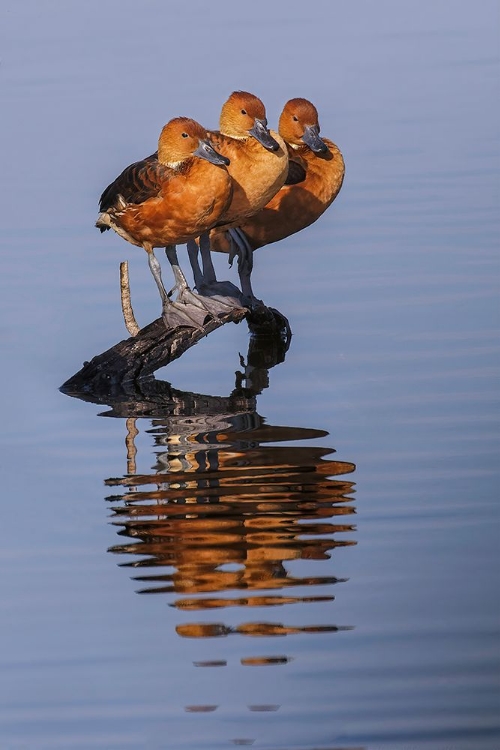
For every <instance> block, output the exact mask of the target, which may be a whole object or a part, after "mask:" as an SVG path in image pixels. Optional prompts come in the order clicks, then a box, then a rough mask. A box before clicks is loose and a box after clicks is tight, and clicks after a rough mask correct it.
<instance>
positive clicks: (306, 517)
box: [105, 336, 356, 638]
mask: <svg viewBox="0 0 500 750" xmlns="http://www.w3.org/2000/svg"><path fill="white" fill-rule="evenodd" d="M288 343H289V342H288V340H287V339H286V338H285V339H284V338H282V337H280V336H277V337H269V336H265V337H258V336H253V337H252V338H251V339H250V344H249V351H248V354H247V357H246V360H244V359H243V358H240V367H241V369H240V370H238V371H237V372H236V382H235V388H234V390H233V391H232V393H231V394H230V395H229V396H227V397H217V396H209V395H201V394H196V393H191V392H182V391H179V390H176V389H174V388H172V387H171V386H170V385H169V384H168V383H162V382H159V381H150V382H147V383H145V384H142V385H141V386H140V392H139V391H138V390H137V389H138V388H139V386H133V387H132V386H130V387H132V388H133V393H130V392H129V393H124V392H121V393H119V394H115V396H114V398H113V399H112V403H111V405H112V409H111V411H108V412H106V413H105V416H112V417H122V418H123V417H125V418H126V425H127V436H126V440H125V444H126V450H127V472H126V474H125V475H124V476H122V477H119V478H110V479H107V480H106V485H107V486H109V487H117V488H118V487H120V488H122V489H123V493H122V494H113V495H112V496H110V497H108V498H107V499H108V500H109V501H110V502H111V509H112V513H113V521H112V522H113V523H114V524H115V525H116V526H117V527H118V528H119V531H118V534H119V536H120V537H122V538H123V539H124V541H123V542H122V543H120V544H116V545H114V546H113V547H111V548H110V550H109V551H110V552H111V553H113V554H115V555H128V556H130V555H133V558H134V559H132V560H131V561H127V562H124V563H122V565H123V567H129V568H133V569H134V570H136V571H137V573H138V574H137V575H134V580H136V581H139V582H140V584H141V585H140V587H139V589H138V593H141V594H164V595H165V594H166V595H169V604H170V605H171V606H173V607H176V608H177V609H178V610H182V611H185V612H188V611H192V612H195V611H203V610H219V611H220V610H223V609H225V608H229V607H241V608H252V607H277V606H280V605H285V604H296V603H301V604H307V603H313V602H326V601H332V600H333V599H334V596H333V594H332V593H331V587H332V586H333V585H334V584H337V583H339V582H341V581H342V580H343V579H340V578H337V577H335V576H334V575H314V574H313V573H309V572H308V570H307V568H308V566H307V565H292V563H294V562H296V561H308V560H309V561H319V560H326V559H328V558H329V557H330V556H331V554H332V551H333V550H335V549H336V548H337V547H343V546H347V545H353V544H355V543H356V542H355V540H354V539H353V534H354V531H355V527H354V525H353V514H354V512H355V510H354V507H353V506H352V504H351V500H352V498H351V495H352V493H353V491H354V485H353V482H351V481H348V480H347V479H346V478H345V477H346V475H349V474H351V473H352V472H353V471H354V470H355V465H354V464H352V463H349V462H345V461H337V460H334V459H333V458H332V455H333V454H334V452H335V451H334V450H333V449H331V448H325V447H321V446H318V445H309V444H308V441H314V440H318V439H320V438H321V439H323V438H324V437H326V436H327V434H328V433H327V432H325V431H323V430H318V429H307V428H303V427H283V426H277V425H269V424H267V423H266V422H265V419H264V418H263V417H261V416H260V415H259V414H258V413H257V403H256V401H257V396H258V395H259V393H261V392H262V390H263V389H264V388H266V387H268V384H269V369H270V368H271V367H272V366H274V365H275V364H277V363H278V362H281V361H283V359H284V356H285V353H286V350H287V347H288ZM108 398H109V397H108ZM108 403H110V401H109V400H108ZM138 417H142V418H143V417H149V418H150V419H151V427H150V428H149V429H147V430H146V434H148V435H150V436H151V440H152V442H153V445H154V450H155V452H156V464H155V466H154V467H153V469H152V471H151V472H150V473H146V474H141V473H137V471H136V446H135V441H136V438H137V435H138V428H137V418H138ZM305 587H308V588H309V589H310V591H311V593H310V594H308V595H305V594H304V589H305ZM295 590H298V592H300V593H294V591H295ZM340 629H344V626H339V625H321V626H318V625H305V626H301V627H298V626H291V625H285V624H282V623H277V622H268V621H266V622H260V621H257V622H254V621H252V622H246V623H241V624H239V625H238V626H236V627H229V626H227V625H225V624H224V623H222V622H215V623H206V622H189V623H186V624H182V625H179V626H178V627H177V633H178V635H179V636H181V637H189V638H208V637H211V638H213V637H220V636H227V635H230V634H240V635H246V636H283V635H288V634H293V633H320V632H323V633H324V632H336V631H338V630H340Z"/></svg>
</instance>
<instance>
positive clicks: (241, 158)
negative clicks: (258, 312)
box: [188, 91, 288, 291]
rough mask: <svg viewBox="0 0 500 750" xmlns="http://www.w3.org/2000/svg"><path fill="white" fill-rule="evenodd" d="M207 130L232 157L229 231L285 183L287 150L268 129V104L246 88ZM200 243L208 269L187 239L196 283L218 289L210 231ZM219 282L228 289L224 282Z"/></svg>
mask: <svg viewBox="0 0 500 750" xmlns="http://www.w3.org/2000/svg"><path fill="white" fill-rule="evenodd" d="M208 135H209V138H210V140H211V142H212V144H213V146H214V148H215V149H216V150H217V151H218V152H219V153H221V154H223V155H224V156H226V157H227V158H228V159H229V160H230V164H229V166H228V172H229V174H230V175H231V177H232V179H233V198H232V200H231V203H230V205H229V207H228V208H227V209H226V211H225V213H223V214H222V216H221V217H220V218H219V220H218V222H217V226H218V227H220V228H221V231H225V230H226V229H228V228H230V227H235V226H238V225H240V224H241V223H242V222H243V221H244V220H245V219H246V218H247V217H249V216H252V215H253V214H255V213H256V212H257V211H259V210H260V209H261V208H263V207H264V206H265V205H266V203H267V202H268V201H269V200H270V199H271V198H272V196H273V195H275V193H276V192H277V191H278V190H279V189H280V188H281V186H282V185H283V184H284V182H285V180H286V177H287V174H288V152H287V149H286V145H285V143H284V141H283V139H282V138H281V136H280V135H279V134H278V133H274V132H273V131H271V132H270V131H269V130H268V128H267V119H266V109H265V107H264V104H263V103H262V102H261V100H260V99H259V98H258V97H256V96H254V95H253V94H249V93H248V92H246V91H234V92H233V93H232V94H231V96H230V97H229V98H228V100H227V101H226V102H225V104H224V105H223V107H222V110H221V115H220V130H219V131H211V132H209V134H208ZM199 245H200V251H201V256H202V262H203V274H202V273H201V271H200V269H199V266H198V264H197V253H198V248H197V246H196V244H195V243H193V242H190V243H188V252H189V257H190V260H191V265H192V268H193V272H194V277H195V284H196V287H197V288H198V291H200V290H201V289H207V288H208V289H212V290H213V289H217V288H218V285H217V282H216V277H215V272H214V269H213V264H212V260H211V257H210V241H209V237H208V234H207V235H202V236H201V237H200V241H199ZM245 250H246V248H245V247H239V248H238V252H239V270H240V275H241V272H244V269H245V264H246V258H245ZM244 278H245V276H244ZM219 288H221V289H224V284H223V283H222V284H220V285H219Z"/></svg>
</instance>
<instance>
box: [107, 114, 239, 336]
mask: <svg viewBox="0 0 500 750" xmlns="http://www.w3.org/2000/svg"><path fill="white" fill-rule="evenodd" d="M228 164H229V161H228V159H227V158H226V157H224V156H221V155H220V154H218V153H217V152H216V151H215V150H214V148H213V146H212V145H211V143H210V142H209V141H208V140H207V131H206V129H205V128H203V127H202V126H201V125H200V124H199V123H197V122H195V121H194V120H191V119H189V118H186V117H177V118H175V119H173V120H170V122H168V123H167V125H165V127H164V128H163V130H162V132H161V134H160V138H159V141H158V152H157V154H154V155H152V156H150V157H147V158H146V159H144V160H142V161H139V162H136V163H134V164H131V165H130V166H129V167H127V168H126V169H125V170H124V171H123V172H122V173H121V175H119V177H117V179H116V180H115V181H114V182H113V183H111V185H109V186H108V187H107V188H106V190H105V191H104V192H103V194H102V195H101V199H100V210H101V213H100V214H99V217H98V219H97V222H96V226H97V227H99V229H101V231H104V230H106V229H114V230H115V232H117V233H118V234H119V235H120V236H121V237H123V238H124V239H126V240H127V241H128V242H130V243H132V244H133V245H138V246H141V247H143V248H144V250H146V252H147V253H148V261H149V266H150V269H151V272H152V274H153V277H154V279H155V281H156V284H157V286H158V289H159V292H160V296H161V298H162V303H163V313H164V318H165V320H166V322H167V324H169V322H168V316H169V314H170V323H171V324H172V325H173V324H174V322H175V321H178V320H179V319H180V318H182V314H181V315H179V311H180V310H181V308H179V304H180V303H181V302H182V303H184V305H185V306H187V304H188V303H189V304H191V305H193V304H194V306H195V307H197V308H198V310H199V311H200V312H199V315H195V314H194V313H192V314H191V316H189V315H188V316H187V317H186V318H185V321H184V322H185V324H190V321H191V324H194V325H199V324H201V322H202V321H203V320H204V318H205V316H206V314H207V312H208V308H206V307H204V306H203V304H202V303H199V301H198V300H195V296H194V295H192V293H191V292H190V290H189V288H188V286H187V282H186V279H185V277H184V274H183V273H182V271H181V270H180V267H179V265H178V261H177V255H176V250H175V246H176V245H177V244H179V243H185V242H188V241H189V240H193V239H194V238H196V237H198V236H199V235H200V234H202V233H203V232H207V231H208V230H209V229H210V228H211V227H213V226H214V225H215V223H216V222H217V220H218V219H219V217H220V216H221V215H222V214H223V213H224V212H225V211H226V210H227V208H228V206H229V204H230V202H231V198H232V192H233V183H232V180H231V178H230V176H229V174H228V172H227V169H226V166H227V165H228ZM155 247H165V249H166V252H167V257H168V259H169V261H170V263H171V265H172V268H173V271H174V275H175V279H176V288H177V289H178V291H179V292H180V294H179V297H178V300H177V302H178V303H179V304H178V305H177V310H174V308H175V305H173V303H172V302H171V301H170V300H169V298H168V295H167V293H166V291H165V288H164V286H163V282H162V280H161V271H160V265H159V263H158V261H157V260H156V258H155V255H154V251H153V249H154V248H155ZM172 311H174V312H175V313H176V316H172V315H171V313H172ZM181 312H182V310H181Z"/></svg>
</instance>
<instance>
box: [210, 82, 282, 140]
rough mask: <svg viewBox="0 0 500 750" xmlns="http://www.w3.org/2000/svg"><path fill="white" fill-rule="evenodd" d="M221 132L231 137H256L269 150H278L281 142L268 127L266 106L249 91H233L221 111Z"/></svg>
mask: <svg viewBox="0 0 500 750" xmlns="http://www.w3.org/2000/svg"><path fill="white" fill-rule="evenodd" d="M220 132H221V133H222V134H223V135H227V136H230V137H231V138H237V139H240V140H241V139H244V138H248V137H249V136H251V137H253V138H256V139H257V140H258V142H259V143H260V144H262V146H264V148H267V150H268V151H278V149H279V147H280V146H279V143H278V142H277V141H276V140H275V139H274V138H273V137H272V135H271V134H270V132H269V130H268V128H267V118H266V108H265V107H264V105H263V103H262V102H261V100H260V99H259V98H258V97H257V96H254V94H249V93H248V92H247V91H233V93H232V94H231V96H230V97H229V99H228V100H227V101H226V102H225V104H224V106H223V107H222V111H221V113H220Z"/></svg>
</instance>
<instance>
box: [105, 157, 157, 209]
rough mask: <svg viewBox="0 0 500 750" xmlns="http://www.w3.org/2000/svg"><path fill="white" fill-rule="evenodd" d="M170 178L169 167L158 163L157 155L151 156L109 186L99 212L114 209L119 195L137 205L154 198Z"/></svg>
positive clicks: (136, 164)
mask: <svg viewBox="0 0 500 750" xmlns="http://www.w3.org/2000/svg"><path fill="white" fill-rule="evenodd" d="M169 176H170V170H169V169H168V167H165V166H163V165H162V164H160V163H159V162H158V160H157V154H151V156H147V157H146V158H145V159H142V161H137V162H135V163H134V164H131V165H130V166H129V167H127V168H126V169H124V170H123V172H122V173H121V175H119V176H118V177H117V178H116V180H115V181H114V182H112V183H111V185H108V187H107V188H106V190H104V192H103V194H102V195H101V198H100V200H99V210H100V211H101V212H102V211H107V210H108V209H109V208H112V207H113V206H114V205H115V204H116V201H117V199H118V196H119V195H121V196H122V198H123V199H124V200H125V201H126V202H127V203H136V204H138V203H143V202H144V201H146V200H148V198H154V197H155V196H157V195H158V193H159V192H160V190H161V188H162V185H163V184H164V183H165V181H166V180H168V178H169Z"/></svg>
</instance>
